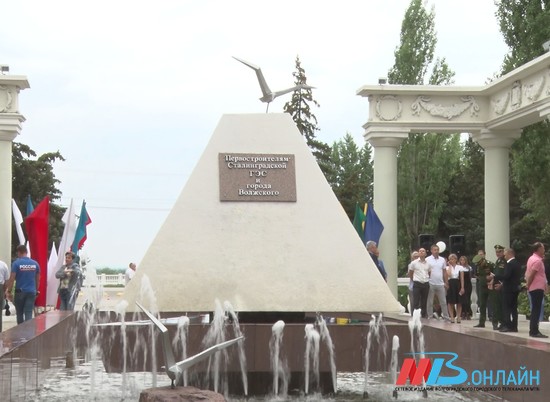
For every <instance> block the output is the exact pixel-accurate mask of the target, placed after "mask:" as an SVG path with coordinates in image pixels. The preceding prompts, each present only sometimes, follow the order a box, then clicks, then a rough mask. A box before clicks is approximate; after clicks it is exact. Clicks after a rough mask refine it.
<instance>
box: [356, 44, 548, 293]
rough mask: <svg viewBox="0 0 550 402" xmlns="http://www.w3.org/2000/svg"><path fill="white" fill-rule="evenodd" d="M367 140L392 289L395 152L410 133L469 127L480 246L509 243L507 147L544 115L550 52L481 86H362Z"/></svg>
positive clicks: (382, 249) (394, 285)
mask: <svg viewBox="0 0 550 402" xmlns="http://www.w3.org/2000/svg"><path fill="white" fill-rule="evenodd" d="M357 94H358V95H360V96H363V97H367V98H368V100H369V118H368V121H367V123H366V124H365V125H364V126H363V127H364V128H365V134H364V136H365V139H366V140H367V141H369V143H370V144H371V145H372V147H373V149H374V207H375V209H376V212H377V214H378V216H379V217H380V220H381V221H382V223H383V224H384V233H383V234H382V237H381V239H380V245H379V249H380V254H381V256H382V259H383V260H384V262H385V266H386V270H387V271H388V286H389V287H390V289H391V291H392V292H393V294H394V295H395V296H397V279H396V278H397V269H398V267H397V151H398V148H399V146H400V144H401V142H402V141H403V140H404V139H405V138H407V135H408V133H442V134H445V133H470V135H471V136H472V138H473V139H474V140H475V141H477V142H478V143H479V144H480V145H481V146H482V147H483V149H484V151H485V248H486V249H492V248H493V246H494V245H495V244H502V245H505V246H506V245H509V244H510V213H509V188H508V187H509V186H508V181H509V152H510V147H511V146H512V144H513V143H514V141H515V140H516V139H517V138H519V137H520V135H521V130H522V129H523V128H524V127H526V126H528V125H530V124H533V123H536V122H540V121H542V120H544V119H545V118H548V116H550V53H546V54H544V55H543V56H540V57H538V58H537V59H535V60H533V61H531V62H529V63H527V64H525V65H523V66H522V67H519V68H517V69H516V70H514V71H512V72H510V73H509V74H507V75H505V76H503V77H501V78H499V79H498V80H496V81H494V82H492V83H491V84H489V85H486V86H478V87H455V86H430V85H367V86H363V87H361V88H360V89H359V90H358V91H357Z"/></svg>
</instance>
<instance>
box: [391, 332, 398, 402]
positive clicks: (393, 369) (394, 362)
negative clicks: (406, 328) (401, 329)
mask: <svg viewBox="0 0 550 402" xmlns="http://www.w3.org/2000/svg"><path fill="white" fill-rule="evenodd" d="M398 351H399V337H398V336H397V335H394V336H393V339H392V347H391V363H390V373H391V383H392V384H395V383H396V381H397V363H398V356H397V352H398ZM392 395H393V397H394V398H396V399H397V390H395V389H394V390H393V393H392Z"/></svg>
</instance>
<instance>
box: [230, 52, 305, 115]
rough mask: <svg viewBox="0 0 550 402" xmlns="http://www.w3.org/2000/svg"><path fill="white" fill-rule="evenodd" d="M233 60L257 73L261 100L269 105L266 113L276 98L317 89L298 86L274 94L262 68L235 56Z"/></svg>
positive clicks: (302, 85)
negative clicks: (302, 90) (304, 90)
mask: <svg viewBox="0 0 550 402" xmlns="http://www.w3.org/2000/svg"><path fill="white" fill-rule="evenodd" d="M233 58H234V59H235V60H237V61H240V62H241V63H243V64H244V65H245V66H248V67H250V68H251V69H252V70H254V71H255V72H256V77H258V83H259V84H260V89H261V90H262V97H261V98H260V100H261V101H262V102H266V103H267V108H266V109H265V112H266V113H267V112H268V110H269V104H270V103H271V102H272V101H273V100H274V99H275V98H277V97H279V96H281V95H284V94H287V93H289V92H292V91H295V90H297V89H312V88H315V87H312V86H310V85H306V84H298V85H296V86H294V87H292V88H287V89H283V90H282V91H275V92H273V91H271V89H269V86H268V85H267V82H265V78H264V75H263V73H262V70H261V69H260V67H258V66H256V65H254V64H252V63H249V62H247V61H244V60H242V59H239V58H238V57H235V56H233Z"/></svg>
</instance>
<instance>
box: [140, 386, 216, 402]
mask: <svg viewBox="0 0 550 402" xmlns="http://www.w3.org/2000/svg"><path fill="white" fill-rule="evenodd" d="M139 402H226V399H225V398H224V397H223V395H221V394H218V393H217V392H214V391H208V390H203V389H198V388H195V387H176V388H174V389H172V388H170V387H160V388H149V389H144V390H143V391H141V394H140V395H139Z"/></svg>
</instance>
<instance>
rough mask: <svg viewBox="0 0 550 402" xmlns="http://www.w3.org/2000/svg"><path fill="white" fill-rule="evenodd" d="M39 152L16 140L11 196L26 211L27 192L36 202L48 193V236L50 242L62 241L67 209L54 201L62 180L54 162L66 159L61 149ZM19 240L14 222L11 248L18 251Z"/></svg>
mask: <svg viewBox="0 0 550 402" xmlns="http://www.w3.org/2000/svg"><path fill="white" fill-rule="evenodd" d="M36 156H37V155H36V152H35V151H33V150H32V149H31V148H30V147H29V146H28V145H25V144H21V143H18V142H14V143H13V151H12V172H13V186H12V197H13V199H14V200H15V202H16V203H17V205H18V206H19V209H20V210H21V211H22V212H23V214H24V211H25V208H26V205H27V196H29V195H30V196H31V199H32V200H33V201H35V202H40V201H41V200H42V199H43V198H44V197H45V196H49V197H50V218H49V221H50V222H49V230H50V232H49V240H50V243H52V242H55V243H58V244H59V240H60V239H61V236H62V234H63V223H62V221H61V218H62V217H63V214H64V212H65V210H64V208H62V207H61V206H59V205H57V204H55V201H56V200H58V199H59V198H60V196H61V192H60V191H59V189H58V188H57V185H58V184H59V180H57V179H56V178H55V174H54V172H53V164H54V163H55V161H57V160H61V161H63V160H65V159H64V158H63V156H62V155H61V154H60V153H59V151H57V152H48V153H45V154H43V155H40V156H38V157H36ZM23 226H24V225H23ZM23 230H25V229H23ZM18 243H19V239H18V238H17V233H16V232H15V226H14V227H13V230H12V251H15V248H16V247H17V245H18Z"/></svg>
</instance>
